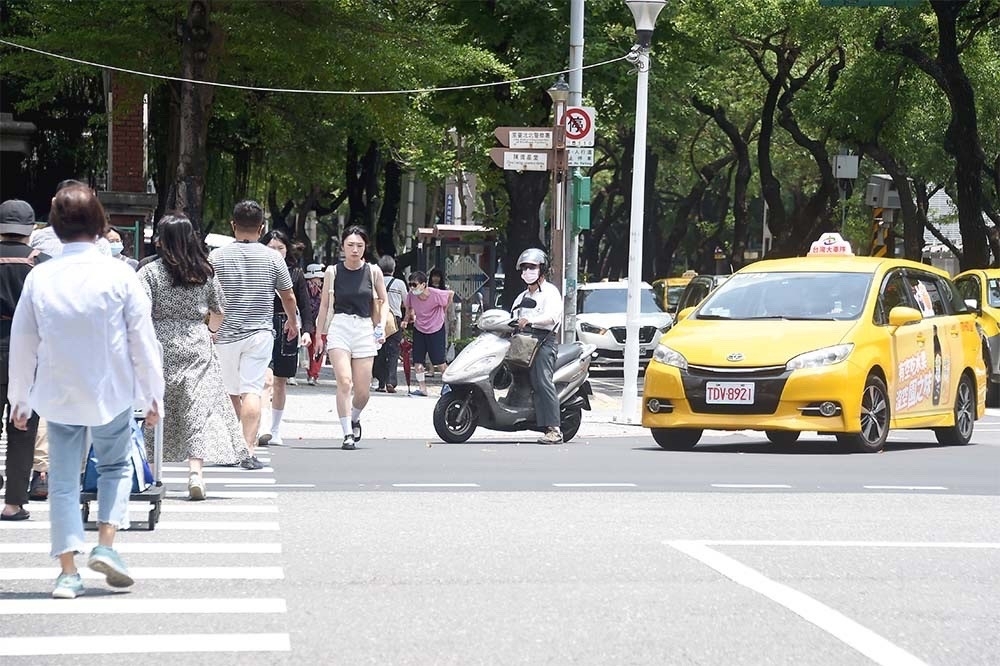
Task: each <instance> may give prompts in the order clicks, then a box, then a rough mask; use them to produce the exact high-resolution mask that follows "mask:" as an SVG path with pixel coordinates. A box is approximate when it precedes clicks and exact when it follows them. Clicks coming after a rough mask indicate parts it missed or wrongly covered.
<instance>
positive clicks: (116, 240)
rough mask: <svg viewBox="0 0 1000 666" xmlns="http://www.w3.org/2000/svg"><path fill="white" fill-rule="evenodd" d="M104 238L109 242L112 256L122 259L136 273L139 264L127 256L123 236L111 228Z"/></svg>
mask: <svg viewBox="0 0 1000 666" xmlns="http://www.w3.org/2000/svg"><path fill="white" fill-rule="evenodd" d="M104 238H105V239H106V240H107V241H108V245H110V247H111V256H112V257H114V258H115V259H120V260H121V261H124V262H125V263H126V264H128V265H129V268H131V269H132V270H134V271H137V270H139V262H138V261H136V260H135V259H133V258H131V257H127V256H125V243H123V242H122V235H121V234H120V233H119V232H118V230H117V229H115V228H114V227H111V228H110V229H108V233H106V234H104Z"/></svg>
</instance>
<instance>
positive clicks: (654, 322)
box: [576, 281, 674, 365]
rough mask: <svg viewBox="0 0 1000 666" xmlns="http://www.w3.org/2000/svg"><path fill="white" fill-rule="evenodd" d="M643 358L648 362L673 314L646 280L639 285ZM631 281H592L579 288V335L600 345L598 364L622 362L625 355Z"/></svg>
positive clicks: (577, 321)
mask: <svg viewBox="0 0 1000 666" xmlns="http://www.w3.org/2000/svg"><path fill="white" fill-rule="evenodd" d="M639 299H640V300H639V312H640V321H639V357H640V360H641V361H642V362H646V361H648V359H649V358H650V357H651V356H652V354H653V349H655V348H656V343H657V342H658V341H659V339H660V336H661V335H662V334H663V332H664V331H666V330H667V329H669V328H670V327H671V325H673V322H674V320H673V317H671V316H670V315H669V314H667V313H666V312H664V311H663V310H662V309H661V308H660V306H659V304H658V303H657V302H656V297H655V295H654V294H653V288H652V287H651V286H650V285H649V284H647V283H645V282H643V283H642V284H641V285H640V288H639ZM627 302H628V284H627V283H626V282H625V281H619V282H588V283H586V284H581V285H580V286H579V287H577V296H576V312H577V315H576V337H577V339H578V340H579V341H580V342H582V343H584V344H592V345H595V346H596V347H597V351H596V352H595V355H596V357H595V358H594V364H596V365H600V364H604V365H621V364H622V363H623V361H624V358H625V307H626V303H627Z"/></svg>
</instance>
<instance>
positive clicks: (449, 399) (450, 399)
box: [434, 389, 479, 444]
mask: <svg viewBox="0 0 1000 666" xmlns="http://www.w3.org/2000/svg"><path fill="white" fill-rule="evenodd" d="M478 425H479V418H478V417H477V416H476V406H475V404H474V402H473V399H472V394H471V393H469V392H468V391H456V390H454V389H453V390H452V391H450V392H449V393H446V394H444V395H443V396H441V397H440V398H439V399H438V401H437V404H436V405H434V430H435V431H436V432H437V434H438V437H440V438H441V439H442V440H444V441H446V442H448V443H449V444H461V443H462V442H465V441H468V439H469V438H470V437H472V433H474V432H475V431H476V426H478Z"/></svg>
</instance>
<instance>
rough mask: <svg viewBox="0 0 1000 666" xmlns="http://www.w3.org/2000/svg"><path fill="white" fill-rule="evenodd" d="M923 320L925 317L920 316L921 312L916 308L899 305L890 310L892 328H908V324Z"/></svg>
mask: <svg viewBox="0 0 1000 666" xmlns="http://www.w3.org/2000/svg"><path fill="white" fill-rule="evenodd" d="M923 318H924V316H923V315H922V314H920V310H917V309H915V308H908V307H904V306H902V305H897V306H896V307H894V308H893V309H891V310H889V325H890V326H897V327H898V326H906V325H907V324H914V323H916V322H918V321H920V320H921V319H923Z"/></svg>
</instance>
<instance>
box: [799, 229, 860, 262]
mask: <svg viewBox="0 0 1000 666" xmlns="http://www.w3.org/2000/svg"><path fill="white" fill-rule="evenodd" d="M806 256H807V257H831V256H833V257H836V256H840V257H853V256H854V252H853V251H852V250H851V244H850V243H848V242H847V241H845V240H844V237H843V236H841V235H840V234H838V233H832V232H831V233H826V234H823V235H822V236H820V237H819V240H817V241H816V242H814V243H813V244H812V246H810V248H809V254H807V255H806Z"/></svg>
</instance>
